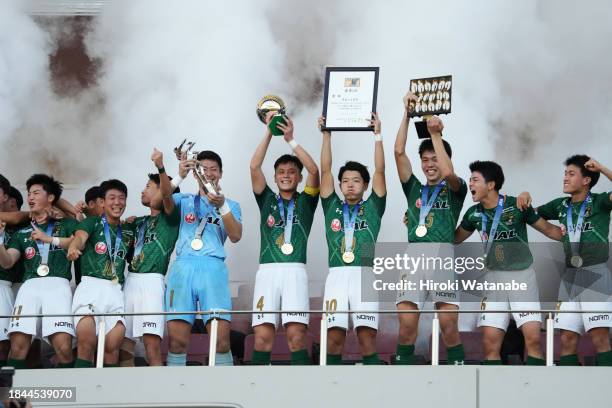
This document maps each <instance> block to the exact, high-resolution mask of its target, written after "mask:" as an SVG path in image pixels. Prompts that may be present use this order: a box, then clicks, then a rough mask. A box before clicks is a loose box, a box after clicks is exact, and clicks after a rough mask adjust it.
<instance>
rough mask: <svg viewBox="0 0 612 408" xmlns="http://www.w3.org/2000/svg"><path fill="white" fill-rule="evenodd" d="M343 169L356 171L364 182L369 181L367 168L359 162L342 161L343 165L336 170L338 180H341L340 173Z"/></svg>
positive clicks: (341, 173)
mask: <svg viewBox="0 0 612 408" xmlns="http://www.w3.org/2000/svg"><path fill="white" fill-rule="evenodd" d="M345 171H358V172H359V174H361V178H362V179H363V182H364V183H366V184H368V183H369V182H370V172H369V171H368V168H367V167H366V166H364V165H363V164H361V163H359V162H356V161H347V162H346V163H344V166H342V167H340V171H338V181H340V182H342V175H343V174H344V172H345Z"/></svg>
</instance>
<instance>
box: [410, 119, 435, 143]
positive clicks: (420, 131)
mask: <svg viewBox="0 0 612 408" xmlns="http://www.w3.org/2000/svg"><path fill="white" fill-rule="evenodd" d="M414 127H415V128H416V131H417V136H418V138H419V139H431V134H430V133H429V130H427V120H426V119H424V120H421V121H419V122H416V121H415V122H414Z"/></svg>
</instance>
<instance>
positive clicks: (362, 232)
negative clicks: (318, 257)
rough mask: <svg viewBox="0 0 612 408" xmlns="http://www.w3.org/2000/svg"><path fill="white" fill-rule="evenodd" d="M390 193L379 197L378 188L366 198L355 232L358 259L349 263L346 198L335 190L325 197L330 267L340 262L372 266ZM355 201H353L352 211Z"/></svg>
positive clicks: (346, 264) (322, 201)
mask: <svg viewBox="0 0 612 408" xmlns="http://www.w3.org/2000/svg"><path fill="white" fill-rule="evenodd" d="M386 202H387V196H386V195H385V196H383V197H379V196H378V195H376V193H375V192H374V191H372V193H371V194H370V197H368V199H367V200H365V201H364V202H362V204H361V207H360V208H359V211H358V212H357V217H356V219H355V232H354V236H353V254H354V255H355V261H354V262H352V263H350V264H349V263H345V262H344V261H343V260H342V254H344V252H345V248H346V246H345V241H344V213H343V201H342V200H340V197H338V195H337V194H336V193H335V192H334V193H332V194H331V195H330V196H329V197H327V198H323V197H321V205H322V206H323V212H324V214H325V237H326V238H327V254H328V255H327V261H328V264H329V267H330V268H333V267H336V266H372V264H373V257H374V245H375V244H376V239H377V238H378V233H379V232H380V224H381V221H382V216H383V214H384V213H385V206H386ZM353 208H355V206H354V205H349V214H352V213H353Z"/></svg>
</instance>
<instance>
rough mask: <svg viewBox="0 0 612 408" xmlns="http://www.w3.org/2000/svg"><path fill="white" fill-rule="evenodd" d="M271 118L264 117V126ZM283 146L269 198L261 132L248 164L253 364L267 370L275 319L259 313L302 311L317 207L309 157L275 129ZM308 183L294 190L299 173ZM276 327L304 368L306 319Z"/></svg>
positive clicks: (289, 130)
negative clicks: (254, 261) (256, 230)
mask: <svg viewBox="0 0 612 408" xmlns="http://www.w3.org/2000/svg"><path fill="white" fill-rule="evenodd" d="M271 115H273V112H270V113H269V115H268V118H267V119H268V123H269V122H270V118H271ZM278 128H279V129H281V130H282V131H283V133H284V139H285V141H286V142H287V143H288V144H289V145H290V146H291V148H292V149H293V151H294V152H295V156H292V155H289V154H284V155H282V156H281V157H279V158H278V159H277V160H276V162H275V163H274V181H275V182H276V185H277V187H278V194H275V193H274V192H273V191H272V189H270V187H269V186H268V184H267V182H266V178H265V176H264V173H263V171H262V170H261V165H262V163H263V160H264V158H265V156H266V152H267V150H268V146H269V145H270V141H271V139H272V132H271V131H270V129H269V128H268V127H267V126H266V134H265V136H264V139H263V140H262V142H261V143H260V144H259V146H258V147H257V149H256V150H255V153H254V154H253V158H252V160H251V182H252V184H253V193H255V199H256V200H257V205H258V207H259V211H260V240H261V245H260V247H261V249H260V252H259V264H260V265H259V270H258V271H257V275H256V277H255V291H254V296H253V310H257V311H259V312H260V313H257V314H255V315H253V327H254V331H255V349H254V351H253V364H269V363H270V353H271V351H272V346H273V345H274V331H275V329H276V326H277V325H278V315H276V314H265V313H261V312H264V311H266V310H277V309H279V308H280V309H281V310H307V309H308V308H309V301H308V300H309V298H308V275H307V274H306V252H307V251H306V250H307V247H308V235H309V234H310V228H311V226H312V221H313V218H314V213H315V210H316V208H317V203H318V201H319V169H318V167H317V165H316V163H315V161H314V160H313V159H312V157H311V156H310V155H309V154H308V152H306V150H304V148H303V147H301V146H300V145H299V144H298V143H297V142H296V140H295V139H294V137H293V122H292V121H291V120H290V119H289V118H286V123H285V124H282V123H279V124H278ZM303 167H306V170H307V171H308V178H307V179H306V187H305V188H304V191H303V192H298V191H297V187H298V185H299V184H300V182H301V181H302V168H303ZM282 324H283V325H285V328H286V331H287V342H288V344H289V350H290V351H291V362H292V364H308V363H309V361H310V359H309V357H308V350H307V349H306V328H307V325H308V313H291V314H289V313H285V314H283V315H282Z"/></svg>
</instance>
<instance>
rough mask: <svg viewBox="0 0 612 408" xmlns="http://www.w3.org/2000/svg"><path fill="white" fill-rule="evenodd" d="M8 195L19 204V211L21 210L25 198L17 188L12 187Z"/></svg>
mask: <svg viewBox="0 0 612 408" xmlns="http://www.w3.org/2000/svg"><path fill="white" fill-rule="evenodd" d="M8 195H9V197H10V198H14V199H15V203H16V204H17V209H18V210H21V206H22V205H23V196H22V195H21V193H20V192H19V190H17V189H16V188H15V187H13V186H11V187H10V188H9V191H8Z"/></svg>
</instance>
